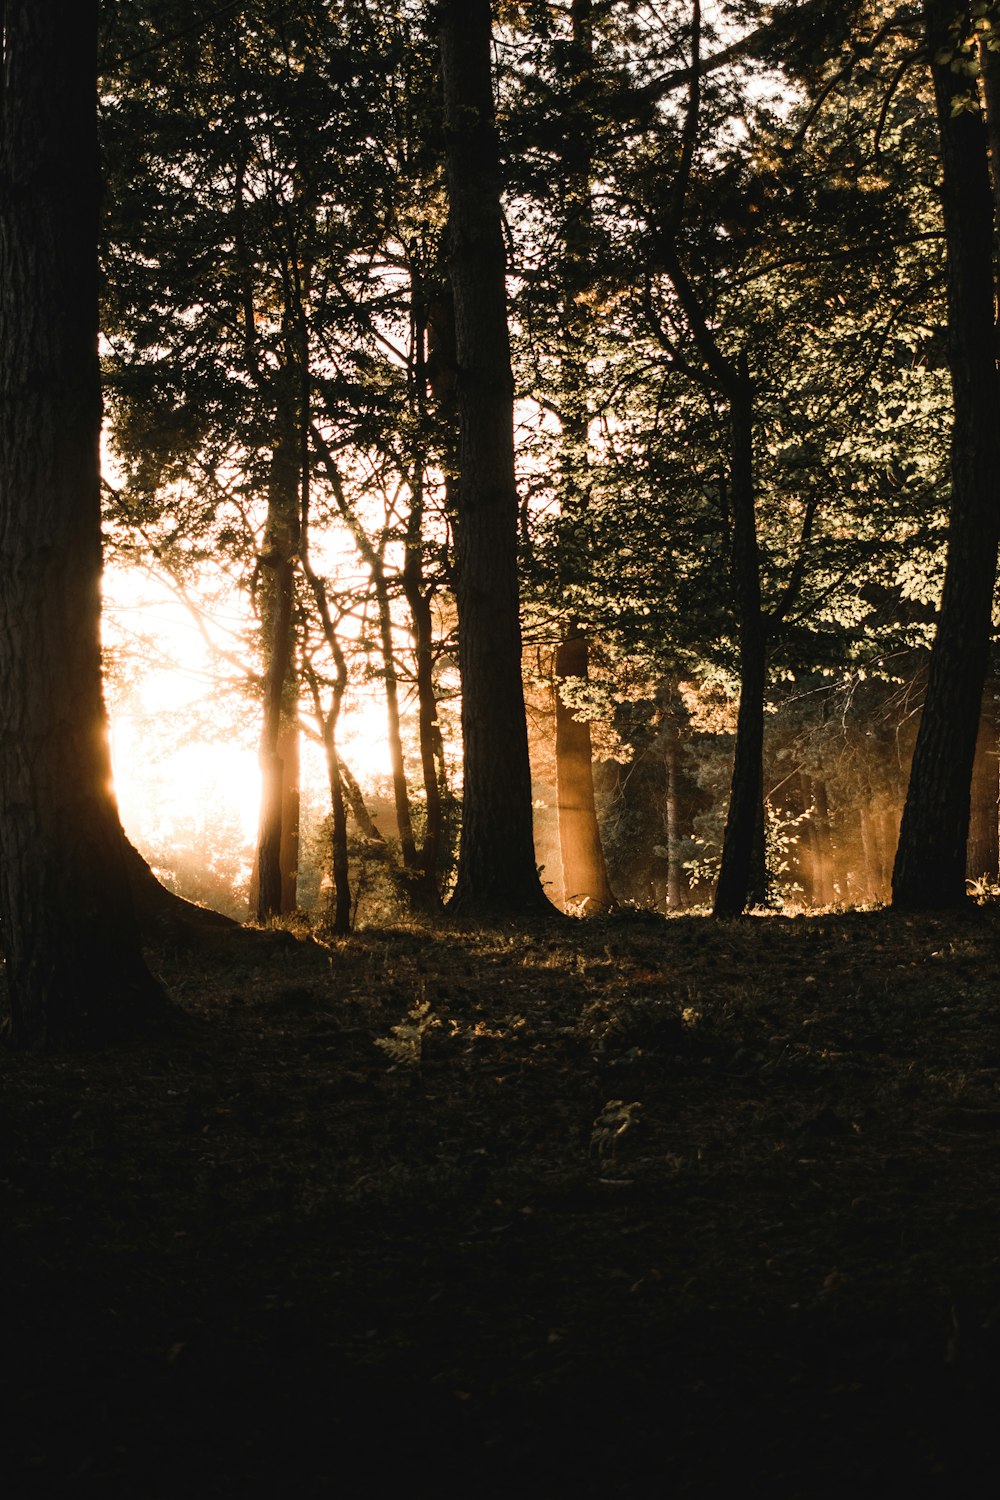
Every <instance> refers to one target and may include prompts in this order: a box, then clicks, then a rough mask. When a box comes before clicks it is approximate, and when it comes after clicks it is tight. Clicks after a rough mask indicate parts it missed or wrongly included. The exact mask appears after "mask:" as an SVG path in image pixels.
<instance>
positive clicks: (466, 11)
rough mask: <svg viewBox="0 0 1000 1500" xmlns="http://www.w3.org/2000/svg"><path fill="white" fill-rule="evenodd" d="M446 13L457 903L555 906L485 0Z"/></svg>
mask: <svg viewBox="0 0 1000 1500" xmlns="http://www.w3.org/2000/svg"><path fill="white" fill-rule="evenodd" d="M439 17H440V21H439V32H440V43H441V71H442V82H443V89H444V104H445V137H446V157H447V176H448V196H449V206H450V219H449V238H450V255H449V277H450V281H451V287H452V294H453V298H454V305H455V338H456V350H457V365H458V407H459V425H460V439H459V493H458V506H457V515H456V518H455V521H456V525H455V532H456V535H455V569H454V576H455V599H456V604H457V608H458V635H459V668H460V671H461V677H462V736H463V768H464V784H463V793H462V836H461V845H460V851H459V862H458V879H457V884H456V888H455V893H454V896H453V898H452V903H451V909H452V911H453V912H454V913H455V915H457V916H463V917H472V918H475V919H484V920H491V919H502V918H503V917H507V916H516V915H530V914H538V915H541V914H543V913H546V912H549V911H551V909H552V908H551V907H550V905H549V902H548V901H547V899H546V897H545V895H544V893H543V891H542V887H541V882H540V880H539V878H538V871H537V868H536V865H535V849H534V841H533V838H532V824H531V771H530V767H529V762H528V731H527V721H526V717H525V709H524V686H523V682H522V678H521V626H520V613H519V601H518V571H517V489H516V484H515V478H514V411H513V401H514V384H513V377H512V374H511V365H510V342H509V337H508V331H507V303H506V286H505V266H506V257H505V252H504V242H503V232H502V224H501V216H500V169H499V153H498V146H497V132H496V125H495V122H494V114H493V82H492V76H491V64H490V49H491V42H492V29H491V24H490V5H489V0H444V3H443V4H442V5H441V7H440V10H439Z"/></svg>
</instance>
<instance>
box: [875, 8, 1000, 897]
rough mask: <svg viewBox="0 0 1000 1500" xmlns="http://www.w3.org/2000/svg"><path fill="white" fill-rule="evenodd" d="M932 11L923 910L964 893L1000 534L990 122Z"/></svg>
mask: <svg viewBox="0 0 1000 1500" xmlns="http://www.w3.org/2000/svg"><path fill="white" fill-rule="evenodd" d="M925 17H926V26H927V40H928V45H929V51H930V56H931V59H932V64H931V67H932V74H933V78H934V89H935V98H936V104H937V117H938V130H939V134H940V140H941V155H942V165H943V187H942V195H941V196H942V206H943V210H944V223H945V239H946V245H947V256H948V334H949V366H950V369H951V380H952V391H953V395H954V427H953V432H952V448H951V478H952V501H951V516H950V525H949V532H948V550H947V562H946V568H945V580H944V589H943V592H942V596H941V609H940V614H939V617H938V627H937V633H936V635H935V639H934V644H933V647H932V650H931V659H930V668H929V673H928V681H927V693H926V697H925V699H924V709H923V713H922V715H921V719H920V727H919V730H918V732H917V742H916V747H915V749H914V754H913V763H912V766H911V769H910V783H909V789H908V791H907V796H906V805H905V807H904V809H903V820H902V826H901V828H900V835H899V846H898V848H897V851H896V863H895V868H894V870H893V878H892V899H893V905H894V906H897V907H903V908H908V909H915V910H921V909H933V908H936V907H950V906H958V905H961V904H962V903H964V901H965V900H966V889H965V864H966V842H967V837H968V829H969V799H970V783H971V779H972V766H973V759H974V755H975V746H976V734H977V730H978V727H979V715H980V705H981V702H982V696H983V684H984V681H985V677H986V667H987V662H988V655H989V644H990V636H991V629H992V618H991V617H992V605H993V590H994V583H995V579H996V564H997V543H998V538H1000V502H998V495H997V475H998V473H1000V382H998V377H997V363H996V349H995V341H994V326H995V325H994V302H993V297H994V284H993V198H992V192H991V188H990V179H989V172H988V166H987V145H986V132H985V127H984V124H983V120H982V116H981V115H980V113H979V111H978V110H977V111H976V112H975V113H971V112H970V111H969V110H967V109H960V110H959V111H958V112H957V113H953V110H952V105H953V101H954V100H956V99H957V97H958V96H959V95H961V94H964V93H965V92H966V91H967V88H968V79H967V78H966V77H965V76H964V75H958V74H955V73H952V72H951V70H950V68H949V67H948V66H947V65H942V64H941V63H939V62H937V60H936V59H937V57H938V55H939V53H940V51H941V49H942V48H943V47H945V45H946V43H947V41H948V36H949V26H950V24H951V23H952V22H954V21H957V22H958V23H959V24H962V25H964V24H966V23H967V22H968V7H967V6H966V5H964V4H956V3H955V0H928V3H927V5H926V6H925Z"/></svg>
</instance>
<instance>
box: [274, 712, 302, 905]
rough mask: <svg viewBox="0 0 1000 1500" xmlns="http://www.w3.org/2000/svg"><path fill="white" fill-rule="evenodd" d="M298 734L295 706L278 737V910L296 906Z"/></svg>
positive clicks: (297, 887)
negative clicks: (279, 784)
mask: <svg viewBox="0 0 1000 1500" xmlns="http://www.w3.org/2000/svg"><path fill="white" fill-rule="evenodd" d="M300 739H301V731H300V729H299V716H298V710H297V705H296V706H295V707H294V708H293V707H290V706H289V707H288V708H286V712H285V714H284V716H283V718H282V723H281V731H280V733H279V735H278V755H279V757H280V759H281V842H280V844H279V846H278V848H279V854H278V858H279V862H280V865H281V910H282V911H283V912H290V911H295V909H296V907H297V906H298V904H299V824H300V812H301V781H302V776H301V754H300V751H301V746H300Z"/></svg>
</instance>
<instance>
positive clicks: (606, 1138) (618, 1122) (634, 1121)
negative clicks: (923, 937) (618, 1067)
mask: <svg viewBox="0 0 1000 1500" xmlns="http://www.w3.org/2000/svg"><path fill="white" fill-rule="evenodd" d="M641 1109H642V1105H641V1104H639V1103H638V1101H635V1100H634V1101H633V1102H632V1103H631V1104H625V1103H623V1101H622V1100H621V1099H609V1100H608V1102H607V1104H606V1105H605V1106H604V1108H603V1109H602V1110H601V1113H600V1114H599V1115H598V1116H597V1119H596V1120H595V1121H594V1128H593V1130H592V1131H591V1133H590V1149H591V1151H592V1152H594V1151H596V1152H597V1156H598V1159H599V1161H600V1162H601V1165H602V1166H604V1165H605V1164H607V1163H608V1162H613V1161H614V1159H615V1156H616V1154H617V1151H618V1142H619V1141H620V1140H621V1138H622V1136H623V1135H626V1134H627V1133H628V1131H630V1130H631V1129H632V1127H633V1126H634V1125H638V1124H639V1111H640V1110H641Z"/></svg>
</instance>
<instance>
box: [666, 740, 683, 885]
mask: <svg viewBox="0 0 1000 1500" xmlns="http://www.w3.org/2000/svg"><path fill="white" fill-rule="evenodd" d="M663 759H664V767H665V770H666V778H667V790H666V805H665V807H664V817H663V822H664V829H665V832H666V837H667V910H668V911H678V910H679V909H680V907H681V906H682V905H683V891H684V870H683V867H682V865H681V850H680V842H681V840H680V754H679V745H678V735H677V731H676V729H671V730H669V731H668V735H667V742H666V746H665V747H664V756H663Z"/></svg>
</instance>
